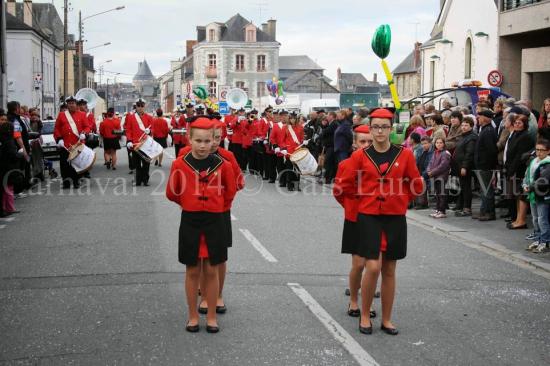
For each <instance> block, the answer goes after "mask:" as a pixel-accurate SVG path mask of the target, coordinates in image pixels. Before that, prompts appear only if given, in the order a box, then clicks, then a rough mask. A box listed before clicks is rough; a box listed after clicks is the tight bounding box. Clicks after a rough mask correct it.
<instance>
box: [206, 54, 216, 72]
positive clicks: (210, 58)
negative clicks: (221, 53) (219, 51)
mask: <svg viewBox="0 0 550 366" xmlns="http://www.w3.org/2000/svg"><path fill="white" fill-rule="evenodd" d="M208 67H209V68H211V69H215V68H216V55H215V54H213V53H211V54H209V55H208Z"/></svg>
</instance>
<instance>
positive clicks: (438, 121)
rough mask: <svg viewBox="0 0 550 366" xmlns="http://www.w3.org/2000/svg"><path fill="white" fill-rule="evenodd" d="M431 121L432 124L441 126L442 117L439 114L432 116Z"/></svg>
mask: <svg viewBox="0 0 550 366" xmlns="http://www.w3.org/2000/svg"><path fill="white" fill-rule="evenodd" d="M431 119H432V121H434V123H435V124H436V125H442V124H443V123H444V122H443V117H441V115H439V114H436V115H433V116H432V117H431Z"/></svg>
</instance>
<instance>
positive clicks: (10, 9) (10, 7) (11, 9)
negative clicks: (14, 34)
mask: <svg viewBox="0 0 550 366" xmlns="http://www.w3.org/2000/svg"><path fill="white" fill-rule="evenodd" d="M6 11H7V12H8V13H10V14H11V15H13V16H14V17H15V16H17V14H16V10H15V0H8V3H7V5H6Z"/></svg>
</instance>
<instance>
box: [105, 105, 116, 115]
mask: <svg viewBox="0 0 550 366" xmlns="http://www.w3.org/2000/svg"><path fill="white" fill-rule="evenodd" d="M107 113H112V114H115V109H114V108H113V107H109V108H107Z"/></svg>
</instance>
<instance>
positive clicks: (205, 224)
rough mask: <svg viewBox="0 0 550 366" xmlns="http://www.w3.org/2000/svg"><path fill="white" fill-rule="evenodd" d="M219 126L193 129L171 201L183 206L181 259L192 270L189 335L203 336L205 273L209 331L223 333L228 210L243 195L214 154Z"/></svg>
mask: <svg viewBox="0 0 550 366" xmlns="http://www.w3.org/2000/svg"><path fill="white" fill-rule="evenodd" d="M213 127H214V126H213V122H212V121H210V120H209V119H207V118H198V119H197V120H196V121H195V122H193V124H192V125H191V127H190V132H189V141H190V145H191V150H190V151H189V152H187V153H186V154H184V155H183V156H182V157H179V158H178V159H176V160H175V161H174V162H173V163H172V168H171V170H170V177H169V179H168V184H167V186H166V196H167V198H168V199H169V200H170V201H173V202H175V203H177V204H179V205H180V206H181V209H182V211H181V222H180V229H179V245H178V246H179V250H178V259H179V261H180V262H181V263H183V264H185V265H186V271H185V272H186V273H185V292H186V295H187V305H188V308H189V309H188V311H189V319H188V322H187V325H186V330H187V331H188V332H193V333H194V332H198V331H199V313H198V311H197V292H198V288H199V279H200V273H201V266H200V265H199V264H201V262H202V271H203V272H204V274H205V277H206V285H205V287H204V290H206V302H207V306H208V311H207V315H206V323H207V327H206V331H207V332H209V333H217V332H218V331H219V326H218V322H217V318H216V304H217V298H218V294H219V279H218V273H219V268H218V267H219V265H220V264H221V263H224V262H225V261H226V260H227V242H228V238H227V237H226V233H227V230H226V228H225V216H224V215H225V214H224V212H225V210H226V208H227V207H230V206H231V202H232V201H233V198H234V197H235V194H236V192H237V187H236V184H235V176H234V174H233V169H232V168H231V164H230V163H228V162H227V161H225V160H224V159H222V158H220V157H219V156H218V155H215V154H211V153H210V152H211V149H212V144H213V139H214V137H213V136H214V134H213Z"/></svg>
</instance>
